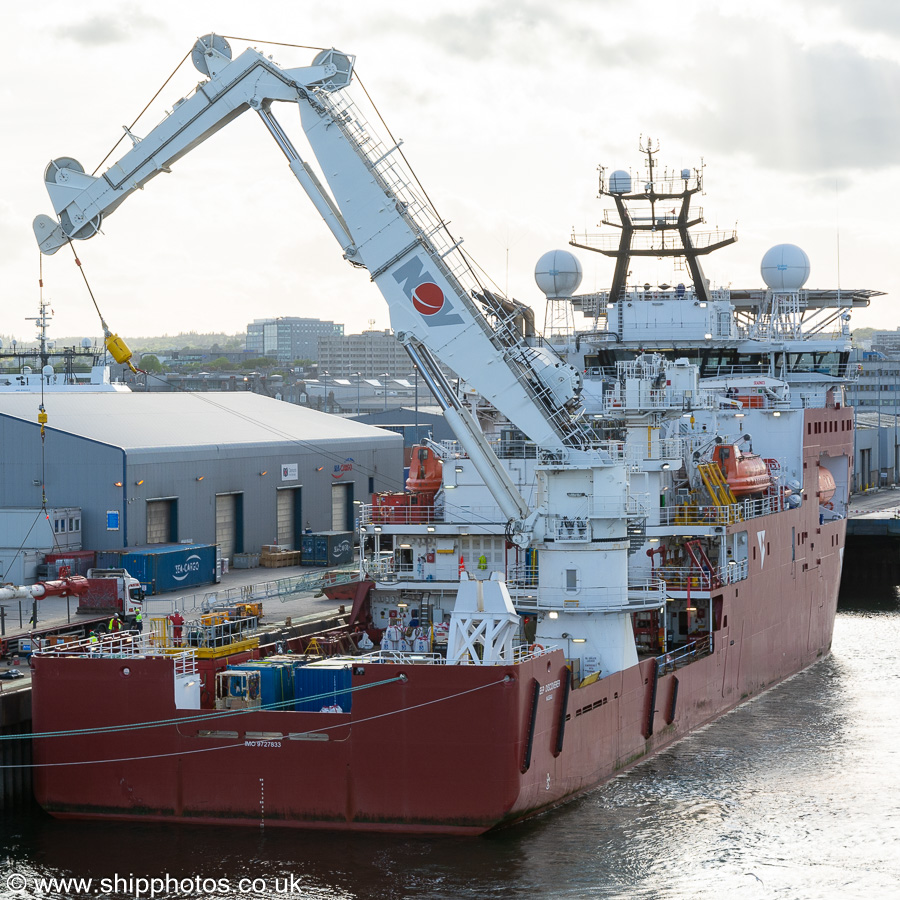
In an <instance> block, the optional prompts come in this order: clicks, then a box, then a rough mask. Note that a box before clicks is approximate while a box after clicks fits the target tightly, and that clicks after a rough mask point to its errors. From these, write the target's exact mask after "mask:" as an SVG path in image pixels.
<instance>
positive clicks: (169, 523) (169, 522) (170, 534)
mask: <svg viewBox="0 0 900 900" xmlns="http://www.w3.org/2000/svg"><path fill="white" fill-rule="evenodd" d="M177 504H178V501H177V500H176V499H175V498H173V497H170V498H168V499H165V500H148V501H147V543H148V544H173V543H175V542H176V541H177V540H178V517H177V509H178V506H177Z"/></svg>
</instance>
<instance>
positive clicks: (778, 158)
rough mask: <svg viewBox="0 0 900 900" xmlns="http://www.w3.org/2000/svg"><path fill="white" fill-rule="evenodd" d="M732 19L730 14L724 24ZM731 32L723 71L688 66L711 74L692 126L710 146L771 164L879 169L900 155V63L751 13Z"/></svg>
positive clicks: (697, 80)
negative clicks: (803, 38)
mask: <svg viewBox="0 0 900 900" xmlns="http://www.w3.org/2000/svg"><path fill="white" fill-rule="evenodd" d="M726 25H727V23H725V22H724V21H721V22H720V27H725V26H726ZM730 28H731V29H732V35H731V36H730V37H729V38H727V39H726V37H725V35H724V34H723V35H722V36H721V39H720V45H721V46H723V47H727V52H728V63H727V65H723V66H720V67H719V68H718V70H717V72H716V77H715V78H710V77H709V74H710V73H709V72H708V71H706V70H705V69H703V68H696V67H695V68H694V69H692V70H690V71H689V72H683V73H682V75H683V77H684V78H685V79H687V80H688V81H689V83H690V84H691V86H692V87H693V88H694V89H698V88H699V87H700V84H701V83H705V84H706V92H705V94H704V96H703V100H702V106H701V105H700V104H698V105H697V107H695V108H694V109H693V110H692V111H691V113H690V115H689V116H688V119H687V122H686V123H685V120H684V119H683V118H682V116H681V115H680V114H679V115H678V116H675V115H670V116H669V119H668V122H669V125H670V127H673V128H675V127H681V128H684V127H685V124H686V125H687V128H688V129H689V130H690V131H691V133H692V134H694V135H695V136H696V137H697V139H698V142H699V143H700V144H702V145H703V146H708V147H710V148H717V149H720V150H725V151H731V152H733V153H734V152H740V153H743V154H746V155H748V156H749V158H750V159H752V160H754V161H755V162H758V163H760V164H762V165H764V166H766V167H767V168H772V169H783V170H790V171H810V172H822V171H833V170H836V169H856V170H866V171H877V170H880V169H884V168H886V167H890V166H894V165H896V163H897V156H896V149H895V148H896V147H897V144H898V141H900V65H898V64H897V63H896V62H894V61H893V60H888V59H880V58H871V57H867V56H864V55H863V54H862V53H860V52H859V51H858V50H857V49H855V48H853V47H851V46H849V45H847V44H843V43H831V44H817V45H815V46H812V47H803V46H801V45H800V44H799V43H798V42H797V41H796V40H795V39H794V38H793V37H792V36H791V35H789V34H786V33H781V34H771V33H769V32H767V31H766V30H765V29H764V28H762V27H761V26H760V25H758V24H756V23H749V22H743V23H741V29H740V33H735V23H734V22H732V23H731V24H730Z"/></svg>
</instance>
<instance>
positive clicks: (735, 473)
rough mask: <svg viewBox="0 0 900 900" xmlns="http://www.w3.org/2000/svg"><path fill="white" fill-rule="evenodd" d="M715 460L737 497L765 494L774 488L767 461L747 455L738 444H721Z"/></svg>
mask: <svg viewBox="0 0 900 900" xmlns="http://www.w3.org/2000/svg"><path fill="white" fill-rule="evenodd" d="M713 460H714V461H715V462H716V463H718V465H719V468H720V469H721V470H722V474H723V475H724V476H725V481H727V482H728V487H730V488H731V493H732V494H734V496H735V497H748V496H752V495H753V494H764V493H765V492H766V491H767V490H768V489H769V488H770V487H771V486H772V476H771V475H770V474H769V467H768V466H767V465H766V461H765V460H764V459H763V458H762V457H761V456H758V455H757V454H755V453H745V452H744V451H743V450H741V448H740V447H739V446H738V445H737V444H719V445H718V446H717V447H716V448H715V450H713Z"/></svg>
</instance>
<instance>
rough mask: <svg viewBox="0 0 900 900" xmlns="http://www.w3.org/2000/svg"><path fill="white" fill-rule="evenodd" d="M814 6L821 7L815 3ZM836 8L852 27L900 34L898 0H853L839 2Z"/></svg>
mask: <svg viewBox="0 0 900 900" xmlns="http://www.w3.org/2000/svg"><path fill="white" fill-rule="evenodd" d="M813 8H816V9H820V8H821V7H820V6H819V4H818V3H814V4H813ZM834 8H835V9H836V11H837V12H838V13H839V14H840V16H841V18H842V19H843V20H844V21H845V22H846V23H847V24H848V25H850V26H852V27H855V28H860V29H862V30H864V31H875V32H878V34H884V33H885V32H892V33H893V34H895V35H900V4H898V3H897V0H853V3H839V4H837V5H836V6H835V7H834Z"/></svg>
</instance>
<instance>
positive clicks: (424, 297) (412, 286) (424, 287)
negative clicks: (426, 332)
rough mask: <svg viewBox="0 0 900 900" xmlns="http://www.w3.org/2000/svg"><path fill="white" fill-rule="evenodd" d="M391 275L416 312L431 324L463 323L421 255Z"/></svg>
mask: <svg viewBox="0 0 900 900" xmlns="http://www.w3.org/2000/svg"><path fill="white" fill-rule="evenodd" d="M391 275H392V276H393V278H394V281H396V282H397V284H399V285H400V289H401V290H402V291H403V293H404V294H405V295H406V297H407V299H408V300H409V301H410V302H411V303H412V305H413V307H414V308H415V310H416V312H418V313H420V314H421V315H422V316H425V317H426V320H427V321H428V324H429V325H461V324H462V321H463V320H462V318H461V317H460V316H459V315H457V314H456V313H455V312H453V307H452V305H451V302H450V300H449V298H448V297H447V295H446V294H445V293H444V291H443V290H442V289H441V288H440V287H439V286H438V285H437V284H436V283H435V281H434V276H433V275H432V274H431V273H430V272H429V271H428V270H427V269H426V268H425V262H424V260H423V259H422V258H421V257H420V256H414V257H412V259H410V260H408V261H407V262H405V263H404V264H403V265H402V266H400V267H399V268H398V269H395V270H394V271H393V272H392V273H391Z"/></svg>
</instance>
